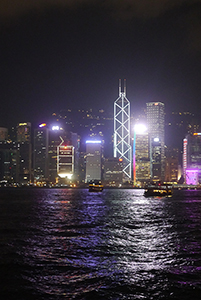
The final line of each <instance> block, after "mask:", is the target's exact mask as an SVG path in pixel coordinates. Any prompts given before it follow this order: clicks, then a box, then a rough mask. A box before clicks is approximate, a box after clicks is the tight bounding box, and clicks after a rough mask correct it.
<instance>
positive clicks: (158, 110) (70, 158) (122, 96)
mask: <svg viewBox="0 0 201 300" xmlns="http://www.w3.org/2000/svg"><path fill="white" fill-rule="evenodd" d="M145 112H146V113H145V115H146V118H145V119H144V120H143V121H142V120H136V122H135V124H132V126H131V118H130V101H129V100H128V99H127V97H126V85H125V81H124V87H123V91H122V88H121V81H119V97H118V98H117V100H116V101H114V117H113V126H114V128H113V135H112V137H111V139H112V141H113V156H111V157H105V156H104V147H106V146H107V145H105V144H104V136H99V137H98V136H96V135H91V136H90V135H89V137H88V138H87V140H86V141H85V149H84V150H81V147H80V141H81V137H80V136H79V134H78V133H74V132H71V131H67V130H64V129H63V128H62V127H61V126H59V125H58V123H57V124H56V125H53V126H50V125H47V124H45V123H43V124H40V125H39V126H38V127H37V128H35V129H34V130H33V131H32V129H31V124H30V123H29V122H27V123H19V124H17V126H16V128H12V129H10V130H8V129H7V128H4V127H1V128H0V183H1V185H7V184H10V185H18V184H20V185H30V184H31V185H36V186H46V185H51V186H55V185H72V186H74V185H76V186H77V185H82V184H86V183H88V182H89V181H91V180H103V181H104V184H105V185H106V186H110V187H111V186H114V187H120V186H125V185H135V186H143V185H144V184H146V183H148V182H151V181H153V182H158V181H162V182H164V181H166V182H178V179H179V178H180V182H181V183H183V182H184V183H187V184H198V183H200V182H201V133H197V132H192V133H191V134H190V133H189V134H188V135H187V136H186V137H185V139H184V141H183V166H180V163H179V160H178V149H174V148H169V147H168V146H167V145H165V106H164V103H162V102H148V103H146V108H145ZM179 138H182V137H179ZM182 170H183V173H182V172H181V171H182Z"/></svg>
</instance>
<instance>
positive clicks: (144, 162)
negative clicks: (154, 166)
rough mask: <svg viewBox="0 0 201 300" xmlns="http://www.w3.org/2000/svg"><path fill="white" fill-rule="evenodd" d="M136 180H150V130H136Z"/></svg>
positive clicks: (143, 181) (142, 181)
mask: <svg viewBox="0 0 201 300" xmlns="http://www.w3.org/2000/svg"><path fill="white" fill-rule="evenodd" d="M135 168H136V182H141V183H145V182H147V181H149V180H150V157H149V136H148V132H147V131H145V132H141V133H137V132H136V141H135Z"/></svg>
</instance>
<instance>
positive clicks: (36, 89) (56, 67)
mask: <svg viewBox="0 0 201 300" xmlns="http://www.w3.org/2000/svg"><path fill="white" fill-rule="evenodd" d="M53 2H54V1H42V0H38V1H29V2H28V3H27V4H26V5H25V4H24V2H23V1H17V2H16V3H15V4H13V5H12V6H10V8H9V7H8V4H7V2H6V1H2V2H1V11H0V14H1V21H0V46H1V53H2V55H1V58H0V62H1V72H0V78H1V87H0V97H1V103H2V110H1V112H0V121H1V122H0V126H5V127H7V126H8V125H9V122H11V121H12V122H13V123H14V124H15V123H17V122H18V121H19V120H25V119H26V120H29V121H30V122H31V123H40V122H42V121H43V120H42V119H43V116H44V115H45V114H47V115H50V114H51V113H52V112H54V111H57V110H58V108H60V109H68V108H72V109H73V108H76V107H80V108H84V107H91V108H95V107H97V106H100V108H102V109H104V110H108V111H112V109H113V99H114V98H116V95H117V92H118V87H117V84H118V80H119V78H126V80H127V96H128V99H129V100H130V102H131V107H132V109H133V110H134V111H139V110H140V106H141V105H142V104H145V103H146V102H151V101H160V102H163V103H164V104H165V106H166V109H167V112H171V111H179V110H183V111H184V110H186V111H192V112H194V113H195V112H196V111H197V107H198V105H199V101H200V96H201V92H200V65H201V55H200V53H201V47H200V45H201V43H200V36H201V35H200V32H201V30H200V28H201V27H200V13H201V1H187V0H186V1H174V3H173V2H172V1H155V2H154V4H153V3H152V5H150V2H149V1H130V0H125V1H115V2H114V1H107V3H106V2H105V1H89V0H79V1H78V0H77V1H70V0H69V1H68V0H66V1H65V0H60V1H57V4H55V5H54V4H53ZM8 116H11V119H12V120H9V119H8Z"/></svg>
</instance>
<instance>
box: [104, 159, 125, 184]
mask: <svg viewBox="0 0 201 300" xmlns="http://www.w3.org/2000/svg"><path fill="white" fill-rule="evenodd" d="M122 182H123V163H122V158H118V157H110V158H106V159H105V161H104V184H105V186H110V187H111V186H113V187H120V186H121V185H122Z"/></svg>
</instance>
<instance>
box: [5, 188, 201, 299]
mask: <svg viewBox="0 0 201 300" xmlns="http://www.w3.org/2000/svg"><path fill="white" fill-rule="evenodd" d="M12 197H13V195H11V198H12ZM11 198H10V199H11ZM13 199H14V200H10V201H11V202H10V203H12V218H13V220H14V219H15V218H17V220H18V229H20V230H16V228H14V227H12V226H13V225H12V223H9V221H7V223H6V224H8V225H7V226H8V227H9V228H11V227H12V230H13V232H15V233H17V235H16V236H15V237H14V234H13V235H12V236H9V239H10V243H9V246H8V245H5V248H3V249H4V251H5V249H10V248H9V247H10V246H12V251H13V252H14V251H15V253H16V254H17V255H16V256H15V257H14V258H13V261H14V263H15V264H17V265H18V266H19V270H18V271H17V272H18V273H17V274H18V275H19V274H20V275H19V276H18V278H19V277H20V276H21V277H22V278H23V281H22V282H21V293H22V294H23V292H24V295H26V297H24V299H27V298H29V297H27V294H28V293H30V295H32V299H34V298H33V297H35V299H46V298H47V299H182V300H183V299H189V298H187V297H189V295H190V296H191V298H193V299H196V297H197V293H199V292H200V291H201V290H200V277H201V267H200V266H201V251H200V248H201V231H200V217H201V202H200V199H195V198H191V199H189V198H179V197H178V196H176V197H175V198H174V197H173V198H145V197H144V196H143V191H142V190H104V191H103V192H102V193H89V192H88V190H72V189H69V190H68V189H64V190H59V189H58V190H50V189H47V190H45V189H44V190H42V189H41V190H35V191H34V192H30V191H27V192H22V194H21V195H20V192H19V194H18V197H17V198H13ZM16 199H18V200H16ZM12 201H13V202H12ZM6 203H7V202H5V206H4V207H3V208H4V209H5V207H6V205H7V204H6ZM22 207H23V209H19V208H22ZM1 211H3V210H1ZM16 212H17V213H16ZM2 245H3V244H2ZM5 258H6V256H5ZM8 262H9V263H11V262H12V261H11V259H10V260H9V261H8ZM9 274H10V273H9ZM25 283H26V284H25ZM19 286H20V284H19V282H18V287H19ZM33 295H35V296H33ZM21 298H22V299H23V297H21Z"/></svg>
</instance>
